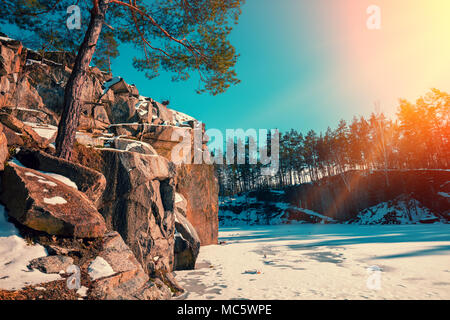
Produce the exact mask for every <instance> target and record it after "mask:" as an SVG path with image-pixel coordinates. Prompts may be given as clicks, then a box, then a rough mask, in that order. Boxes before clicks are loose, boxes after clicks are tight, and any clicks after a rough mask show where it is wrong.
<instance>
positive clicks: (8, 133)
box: [0, 124, 24, 146]
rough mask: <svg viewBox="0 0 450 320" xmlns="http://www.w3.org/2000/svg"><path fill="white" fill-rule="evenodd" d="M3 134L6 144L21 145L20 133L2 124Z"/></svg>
mask: <svg viewBox="0 0 450 320" xmlns="http://www.w3.org/2000/svg"><path fill="white" fill-rule="evenodd" d="M0 125H1V124H0ZM3 134H4V135H5V137H6V141H7V143H8V146H23V143H24V142H23V139H22V138H21V136H20V135H21V134H20V133H17V132H15V131H13V130H11V129H10V128H8V127H6V126H3Z"/></svg>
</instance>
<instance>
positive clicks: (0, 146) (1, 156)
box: [0, 123, 9, 171]
mask: <svg viewBox="0 0 450 320" xmlns="http://www.w3.org/2000/svg"><path fill="white" fill-rule="evenodd" d="M8 158H9V151H8V140H7V139H6V136H5V134H4V133H3V125H2V124H1V123H0V171H1V170H3V169H4V168H5V161H6V160H7V159H8Z"/></svg>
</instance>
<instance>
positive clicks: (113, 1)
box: [0, 0, 244, 159]
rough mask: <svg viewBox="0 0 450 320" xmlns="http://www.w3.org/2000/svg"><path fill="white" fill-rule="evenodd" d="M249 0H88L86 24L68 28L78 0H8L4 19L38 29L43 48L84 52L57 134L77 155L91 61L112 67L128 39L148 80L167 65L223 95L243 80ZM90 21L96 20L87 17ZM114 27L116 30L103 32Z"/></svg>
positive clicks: (63, 149)
mask: <svg viewBox="0 0 450 320" xmlns="http://www.w3.org/2000/svg"><path fill="white" fill-rule="evenodd" d="M243 2H244V0H180V1H174V0H159V1H147V0H123V1H121V0H87V1H77V2H76V3H77V5H78V6H79V8H80V12H81V21H82V24H81V29H80V30H77V29H73V30H69V29H68V28H67V27H66V19H67V17H68V15H67V9H68V7H69V6H71V5H73V1H70V0H5V1H3V2H2V5H1V6H0V23H9V24H14V25H16V26H17V27H19V28H20V29H21V30H25V31H27V32H29V33H31V34H33V38H34V40H35V41H38V42H40V44H41V45H42V47H44V46H47V47H48V46H51V48H53V49H55V50H64V51H68V52H77V57H76V60H75V64H74V67H73V69H72V73H71V75H70V77H69V80H68V82H67V85H66V88H65V94H64V106H63V111H62V116H61V120H60V123H59V127H58V135H57V138H56V151H57V155H58V156H60V157H62V158H65V159H69V158H70V156H71V152H72V148H73V143H74V140H75V132H76V129H77V126H78V121H79V118H80V113H81V107H82V102H81V101H80V99H79V97H80V96H81V94H80V92H81V90H83V89H82V88H83V84H84V82H85V79H86V73H87V71H88V69H89V65H90V64H91V61H94V62H95V63H98V64H99V66H101V67H102V68H105V67H106V68H108V66H109V64H110V58H113V57H115V56H116V55H117V54H118V52H117V46H118V44H119V43H120V42H122V43H130V44H133V45H135V46H136V47H139V48H141V49H142V50H141V51H142V56H141V57H135V58H134V59H133V65H134V67H136V68H137V69H138V70H140V71H144V72H145V75H146V76H147V77H148V78H154V77H156V76H158V74H159V71H160V69H163V70H166V71H169V72H172V73H173V74H174V80H187V79H189V77H190V75H191V73H192V72H193V71H196V72H198V75H199V77H200V80H201V83H202V86H201V87H199V88H198V90H197V91H198V92H199V93H201V92H210V93H211V94H213V95H215V94H219V93H222V92H224V91H225V90H226V89H227V88H228V87H229V86H230V85H232V84H237V83H238V82H239V80H238V79H237V77H236V72H235V70H234V66H235V64H236V60H237V57H238V55H237V54H236V51H235V49H234V47H233V46H232V45H231V43H230V42H229V40H228V36H229V34H230V32H231V30H232V25H233V23H237V21H238V17H239V15H240V12H241V9H240V8H241V5H242V3H243ZM84 22H88V23H84ZM105 28H107V29H108V30H106V31H102V30H103V29H105Z"/></svg>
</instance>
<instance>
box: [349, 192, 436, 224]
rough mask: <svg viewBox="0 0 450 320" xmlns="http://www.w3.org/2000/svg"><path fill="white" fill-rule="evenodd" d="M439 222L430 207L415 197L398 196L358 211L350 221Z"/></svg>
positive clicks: (391, 222) (369, 222) (356, 222)
mask: <svg viewBox="0 0 450 320" xmlns="http://www.w3.org/2000/svg"><path fill="white" fill-rule="evenodd" d="M433 222H440V219H439V218H438V217H436V216H435V215H434V214H433V213H432V212H431V211H430V209H428V208H426V207H425V206H423V205H422V204H421V203H420V202H419V201H417V200H416V199H411V198H408V197H405V196H403V197H398V198H396V199H394V200H391V201H388V202H382V203H380V204H378V205H376V206H372V207H370V208H367V209H364V210H362V211H361V212H359V214H358V217H357V219H356V220H354V221H350V223H355V224H415V223H433Z"/></svg>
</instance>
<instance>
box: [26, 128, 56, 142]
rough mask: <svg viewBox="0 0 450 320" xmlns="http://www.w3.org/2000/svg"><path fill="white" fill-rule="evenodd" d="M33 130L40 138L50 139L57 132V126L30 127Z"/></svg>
mask: <svg viewBox="0 0 450 320" xmlns="http://www.w3.org/2000/svg"><path fill="white" fill-rule="evenodd" d="M32 128H33V130H34V131H35V132H36V133H37V134H38V135H39V136H41V137H42V138H44V139H47V140H50V139H52V138H53V136H54V135H55V134H56V132H57V130H58V129H57V128H56V127H55V128H42V127H32Z"/></svg>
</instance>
